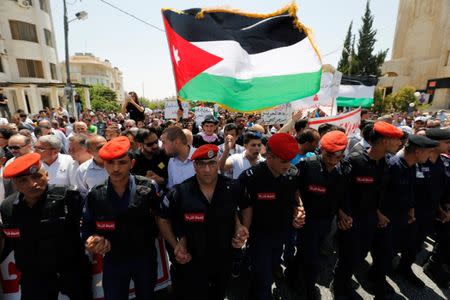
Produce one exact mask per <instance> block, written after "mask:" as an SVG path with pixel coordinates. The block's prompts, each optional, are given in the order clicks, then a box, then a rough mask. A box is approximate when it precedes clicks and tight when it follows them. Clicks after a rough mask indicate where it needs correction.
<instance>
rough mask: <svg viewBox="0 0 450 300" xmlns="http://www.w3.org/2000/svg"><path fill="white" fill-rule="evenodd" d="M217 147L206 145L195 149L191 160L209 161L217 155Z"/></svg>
mask: <svg viewBox="0 0 450 300" xmlns="http://www.w3.org/2000/svg"><path fill="white" fill-rule="evenodd" d="M218 151H219V147H217V146H216V145H213V144H206V145H203V146H200V147H198V148H197V150H195V151H194V153H192V156H191V160H201V159H210V158H213V157H215V156H216V155H217V152H218Z"/></svg>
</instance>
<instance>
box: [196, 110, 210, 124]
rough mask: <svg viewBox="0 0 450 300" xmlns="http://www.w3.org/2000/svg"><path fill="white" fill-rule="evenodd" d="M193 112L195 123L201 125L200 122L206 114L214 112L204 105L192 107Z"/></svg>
mask: <svg viewBox="0 0 450 300" xmlns="http://www.w3.org/2000/svg"><path fill="white" fill-rule="evenodd" d="M194 112H195V123H197V125H202V122H203V120H204V119H205V117H206V116H208V115H212V114H214V110H213V109H212V108H209V107H206V106H197V107H195V108H194Z"/></svg>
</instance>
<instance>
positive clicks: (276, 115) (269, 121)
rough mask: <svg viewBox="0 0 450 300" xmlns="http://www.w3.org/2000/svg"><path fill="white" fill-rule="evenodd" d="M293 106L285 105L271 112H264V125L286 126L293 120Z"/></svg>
mask: <svg viewBox="0 0 450 300" xmlns="http://www.w3.org/2000/svg"><path fill="white" fill-rule="evenodd" d="M291 115H292V108H291V105H290V104H289V103H288V104H283V105H279V106H277V107H274V108H271V109H269V110H266V111H263V112H262V114H261V124H262V125H275V124H286V122H288V121H289V120H290V119H291Z"/></svg>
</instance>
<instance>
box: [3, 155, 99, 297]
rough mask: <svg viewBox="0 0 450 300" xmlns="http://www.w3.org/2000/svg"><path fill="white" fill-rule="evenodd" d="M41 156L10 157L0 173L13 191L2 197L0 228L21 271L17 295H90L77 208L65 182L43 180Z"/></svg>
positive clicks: (79, 204)
mask: <svg viewBox="0 0 450 300" xmlns="http://www.w3.org/2000/svg"><path fill="white" fill-rule="evenodd" d="M40 159H41V155H39V154H38V153H29V154H25V155H22V156H20V157H18V158H16V159H15V160H14V161H13V162H12V163H10V164H9V165H8V166H7V167H6V168H5V170H4V172H3V177H4V178H11V179H12V181H13V184H14V186H15V188H16V189H17V191H18V193H16V194H13V195H11V196H9V197H8V198H7V199H5V200H4V201H3V202H2V205H1V208H0V212H1V218H2V225H1V228H2V230H3V234H4V235H3V237H4V238H6V243H7V247H8V248H9V247H11V248H12V250H13V251H14V257H15V261H16V266H17V268H18V271H20V273H21V278H20V285H21V299H23V300H27V299H48V300H56V299H58V294H59V292H61V293H62V294H65V295H67V296H68V297H69V298H70V299H71V300H84V299H91V298H92V291H91V277H90V275H89V274H90V268H89V262H88V258H87V256H86V255H85V253H84V249H83V243H82V241H81V239H80V218H81V211H82V207H83V202H82V198H81V196H80V193H79V192H78V191H77V190H76V189H73V188H71V187H67V186H54V185H49V184H48V177H47V172H46V171H45V170H44V168H43V167H42V164H41V163H40Z"/></svg>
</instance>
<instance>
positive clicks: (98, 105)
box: [89, 84, 120, 112]
mask: <svg viewBox="0 0 450 300" xmlns="http://www.w3.org/2000/svg"><path fill="white" fill-rule="evenodd" d="M89 93H90V96H91V106H92V109H94V110H107V111H115V112H116V111H118V110H119V109H120V104H119V103H118V102H117V95H116V93H115V92H114V91H113V90H111V89H109V88H107V87H105V86H103V85H100V84H97V85H93V86H91V87H90V88H89Z"/></svg>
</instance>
